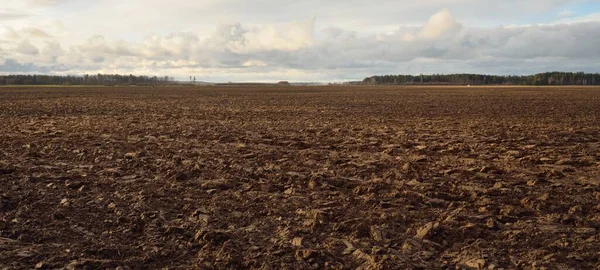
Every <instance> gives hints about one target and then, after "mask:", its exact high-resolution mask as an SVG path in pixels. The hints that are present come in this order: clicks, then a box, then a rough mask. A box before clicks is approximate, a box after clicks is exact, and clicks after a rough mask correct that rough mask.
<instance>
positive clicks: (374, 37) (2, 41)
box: [0, 0, 600, 81]
mask: <svg viewBox="0 0 600 270" xmlns="http://www.w3.org/2000/svg"><path fill="white" fill-rule="evenodd" d="M230 1H237V0H230ZM263 1H267V0H263ZM336 1H337V0H336ZM352 1H354V0H352ZM352 1H351V2H352ZM435 1H437V3H438V4H439V3H445V4H450V2H453V1H455V0H451V1H450V0H446V1H442V0H435ZM510 1H512V0H509V2H510ZM459 2H460V3H459V4H460V5H462V4H464V3H466V2H470V3H471V2H472V1H470V0H464V1H459ZM526 2H527V1H526ZM219 3H220V2H219V1H217V2H214V3H212V4H213V5H217V6H218V5H220V4H219ZM236 3H239V4H240V5H246V6H247V5H250V4H247V3H246V4H242V3H240V2H236ZM336 3H337V4H336ZM472 3H473V4H474V5H479V4H478V3H479V2H477V3H475V2H472ZM527 3H529V4H532V3H533V1H528V2H527ZM537 3H538V4H539V3H541V2H537ZM188 4H189V5H191V4H190V3H188ZM348 4H352V3H346V5H348ZM354 4H357V5H364V3H363V4H361V3H358V1H357V2H355V3H354ZM380 4H383V2H380ZM405 4H406V5H407V6H406V8H407V9H408V8H410V7H411V5H416V4H411V3H405ZM304 5H307V3H304V2H303V3H298V6H297V8H299V7H302V6H304ZM389 5H391V6H394V5H396V4H395V3H390V4H389ZM428 5H429V4H427V5H424V6H428ZM498 5H502V4H498ZM532 5H533V4H532ZM332 6H339V8H340V11H339V12H341V13H343V12H345V11H346V9H344V3H342V2H341V1H340V2H339V3H338V2H335V3H333V4H332ZM115 8H116V9H115V10H118V9H119V8H120V7H115ZM369 8H371V7H367V6H365V10H367V11H365V12H368V10H369ZM499 8H500V9H502V7H499ZM327 9H329V8H327ZM352 10H356V9H352ZM450 10H453V11H454V10H456V9H455V8H452V9H445V8H442V9H435V10H433V11H432V12H430V14H433V15H431V16H428V17H424V18H422V22H421V23H412V24H402V23H398V24H395V26H394V27H390V28H385V29H383V30H380V31H374V30H369V31H365V30H363V29H362V28H360V27H356V28H354V27H341V26H336V25H331V24H329V23H321V22H322V21H323V20H322V19H321V18H319V19H318V20H317V19H316V18H315V17H312V16H307V18H309V19H305V20H296V21H292V22H250V23H249V22H245V23H242V22H230V23H221V24H217V25H216V26H214V27H213V28H212V30H211V31H209V32H207V31H204V30H202V31H201V30H196V29H194V28H190V29H184V30H181V31H176V32H168V31H166V32H164V33H162V32H161V31H158V30H157V31H155V32H154V33H152V34H149V35H146V36H144V37H137V36H129V35H124V36H122V37H119V36H116V35H110V34H107V35H98V34H95V33H96V32H94V31H88V32H85V33H86V35H84V36H85V37H86V38H85V39H84V40H79V39H78V38H76V37H78V36H79V35H75V34H74V33H73V32H70V31H73V30H72V28H69V26H70V25H69V24H68V23H67V24H65V25H67V27H64V28H63V27H62V24H60V23H59V24H57V25H58V26H60V27H55V26H53V25H54V24H56V23H42V22H36V23H32V24H29V25H18V26H11V27H9V26H7V27H4V28H0V47H1V48H3V49H4V51H3V52H1V53H0V55H2V56H3V57H5V58H6V59H11V61H13V62H11V63H12V64H11V65H10V66H13V67H15V68H17V69H19V70H23V69H25V67H29V69H30V70H32V69H37V70H46V71H49V72H53V73H60V74H81V73H97V72H108V73H134V74H154V75H163V76H164V75H169V76H174V77H179V78H184V77H189V75H194V76H196V77H197V78H198V79H199V80H204V81H210V80H219V81H234V80H250V81H251V80H272V81H278V80H289V81H298V80H302V81H327V80H338V79H340V80H341V79H344V80H346V79H362V78H363V77H366V76H369V75H373V74H389V73H411V74H413V73H453V72H473V73H500V74H523V73H534V72H539V71H547V70H573V71H576V70H584V71H590V72H594V71H600V70H599V67H598V66H597V62H598V61H600V51H599V50H597V49H596V47H597V44H600V34H599V32H598V31H597V29H600V21H594V20H585V21H586V22H577V21H573V22H561V23H555V24H546V25H536V24H521V25H519V24H516V25H514V26H491V27H490V26H479V25H478V24H477V23H472V22H469V21H468V20H464V19H463V17H461V16H455V15H456V14H454V13H451V12H450ZM116 12H117V11H116ZM332 12H333V11H332ZM458 12H459V13H461V12H462V11H460V10H458ZM552 14H556V13H552ZM132 16H136V15H132ZM207 16H208V15H207ZM274 16H275V17H277V16H278V15H277V14H275V15H274ZM365 16H366V15H365ZM552 16H554V15H552ZM457 18H458V19H457ZM459 19H460V20H459ZM324 21H327V19H325V20H324ZM55 28H56V29H55ZM34 29H37V30H39V32H37V31H35V30H34ZM111 29H112V28H111ZM115 29H117V28H115ZM44 34H46V35H44ZM132 35H133V34H132ZM1 48H0V49H1ZM38 48H39V49H38ZM5 62H6V60H5ZM17 63H18V64H19V65H17ZM28 65H29V66H28ZM7 68H8V67H4V71H3V72H6V69H7Z"/></svg>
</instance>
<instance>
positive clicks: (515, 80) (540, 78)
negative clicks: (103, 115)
mask: <svg viewBox="0 0 600 270" xmlns="http://www.w3.org/2000/svg"><path fill="white" fill-rule="evenodd" d="M362 83H363V84H401V85H405V84H447V85H600V74H598V73H585V72H546V73H538V74H535V75H525V76H515V75H508V76H498V75H482V74H448V75H442V74H433V75H416V76H413V75H384V76H372V77H368V78H365V79H364V80H363V81H362Z"/></svg>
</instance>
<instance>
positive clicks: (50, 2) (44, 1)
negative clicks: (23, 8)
mask: <svg viewBox="0 0 600 270" xmlns="http://www.w3.org/2000/svg"><path fill="white" fill-rule="evenodd" d="M64 2H66V0H29V4H30V5H33V6H56V5H59V4H62V3H64Z"/></svg>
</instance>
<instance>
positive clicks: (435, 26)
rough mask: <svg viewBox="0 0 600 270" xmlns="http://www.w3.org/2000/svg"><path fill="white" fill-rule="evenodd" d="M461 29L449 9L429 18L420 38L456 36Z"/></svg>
mask: <svg viewBox="0 0 600 270" xmlns="http://www.w3.org/2000/svg"><path fill="white" fill-rule="evenodd" d="M461 27H462V26H461V25H460V24H459V23H458V22H457V21H456V19H455V18H454V17H452V15H451V14H450V12H449V11H448V10H447V9H443V10H442V11H440V12H438V13H436V14H435V15H433V16H431V18H429V21H428V22H427V23H426V24H425V25H424V26H423V29H421V32H420V33H419V36H421V37H425V38H437V37H440V36H442V35H447V34H455V33H456V32H457V31H459V30H460V28H461Z"/></svg>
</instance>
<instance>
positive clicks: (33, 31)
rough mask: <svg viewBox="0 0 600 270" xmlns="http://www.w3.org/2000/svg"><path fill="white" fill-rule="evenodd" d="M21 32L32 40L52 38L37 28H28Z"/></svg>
mask: <svg viewBox="0 0 600 270" xmlns="http://www.w3.org/2000/svg"><path fill="white" fill-rule="evenodd" d="M21 31H22V32H23V33H24V34H25V35H27V36H28V37H30V38H51V37H52V36H50V35H49V34H48V33H46V32H44V31H42V30H41V29H39V28H36V27H26V28H23V29H22V30H21Z"/></svg>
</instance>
